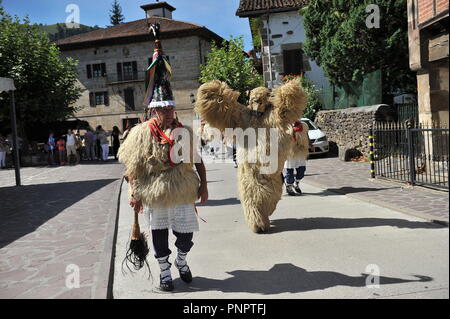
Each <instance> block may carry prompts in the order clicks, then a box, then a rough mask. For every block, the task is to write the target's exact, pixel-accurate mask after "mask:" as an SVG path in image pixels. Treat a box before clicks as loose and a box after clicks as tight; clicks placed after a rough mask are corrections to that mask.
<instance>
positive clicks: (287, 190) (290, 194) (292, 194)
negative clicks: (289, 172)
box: [286, 184, 297, 196]
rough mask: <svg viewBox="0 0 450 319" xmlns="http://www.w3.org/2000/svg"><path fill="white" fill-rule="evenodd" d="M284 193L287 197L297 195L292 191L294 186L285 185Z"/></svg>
mask: <svg viewBox="0 0 450 319" xmlns="http://www.w3.org/2000/svg"><path fill="white" fill-rule="evenodd" d="M286 192H287V193H288V195H289V196H297V193H296V192H295V191H294V185H290V184H288V185H286Z"/></svg>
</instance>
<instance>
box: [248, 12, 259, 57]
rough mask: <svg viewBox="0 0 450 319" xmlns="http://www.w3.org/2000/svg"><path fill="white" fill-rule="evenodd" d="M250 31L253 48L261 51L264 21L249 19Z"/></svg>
mask: <svg viewBox="0 0 450 319" xmlns="http://www.w3.org/2000/svg"><path fill="white" fill-rule="evenodd" d="M249 23H250V30H251V32H252V41H253V47H254V48H255V49H257V50H258V51H260V50H261V47H262V37H261V29H262V20H261V17H256V18H249Z"/></svg>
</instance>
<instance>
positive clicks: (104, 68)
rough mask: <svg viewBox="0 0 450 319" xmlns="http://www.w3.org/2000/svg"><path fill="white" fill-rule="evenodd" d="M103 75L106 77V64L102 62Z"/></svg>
mask: <svg viewBox="0 0 450 319" xmlns="http://www.w3.org/2000/svg"><path fill="white" fill-rule="evenodd" d="M102 76H103V77H105V76H106V64H105V63H102Z"/></svg>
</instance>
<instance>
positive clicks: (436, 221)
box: [304, 181, 449, 227]
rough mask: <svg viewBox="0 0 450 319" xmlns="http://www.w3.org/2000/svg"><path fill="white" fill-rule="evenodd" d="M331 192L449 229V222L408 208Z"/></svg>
mask: <svg viewBox="0 0 450 319" xmlns="http://www.w3.org/2000/svg"><path fill="white" fill-rule="evenodd" d="M304 183H305V184H309V185H311V186H315V187H318V188H322V189H325V190H328V186H325V185H323V184H320V183H316V182H311V181H304ZM330 192H332V193H337V194H340V195H344V196H348V197H350V198H354V199H358V200H361V201H363V202H368V203H371V204H375V205H378V206H381V207H384V208H389V209H392V210H395V211H397V212H400V213H403V214H406V215H411V216H414V217H418V218H422V219H424V220H426V221H428V222H431V223H434V224H438V225H441V226H445V227H449V221H447V220H441V219H435V218H433V217H430V216H429V215H427V214H423V213H419V212H416V211H413V210H410V209H407V208H403V207H398V206H396V205H392V204H387V203H384V202H381V201H378V200H373V199H369V198H367V197H365V196H361V195H355V194H346V193H345V192H343V191H339V190H333V191H330Z"/></svg>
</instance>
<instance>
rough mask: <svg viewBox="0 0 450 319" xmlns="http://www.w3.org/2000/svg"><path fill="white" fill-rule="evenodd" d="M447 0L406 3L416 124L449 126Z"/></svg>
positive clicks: (423, 0)
mask: <svg viewBox="0 0 450 319" xmlns="http://www.w3.org/2000/svg"><path fill="white" fill-rule="evenodd" d="M448 13H449V3H448V1H447V0H408V35H409V60H410V67H411V69H412V70H413V71H416V72H417V92H418V104H419V121H420V122H422V123H423V122H428V123H431V122H435V123H440V124H441V125H443V126H448V117H449V112H448V111H449V106H448V102H449V101H448V79H449V74H448V51H449V49H448V33H449V32H448V31H449V30H448V22H449V21H448V20H449V15H448Z"/></svg>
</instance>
